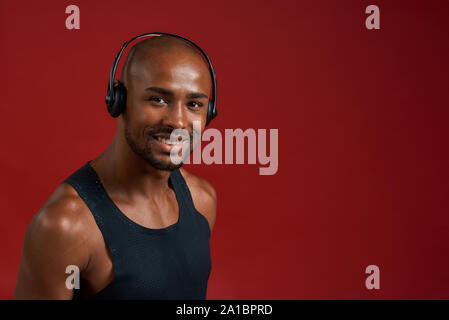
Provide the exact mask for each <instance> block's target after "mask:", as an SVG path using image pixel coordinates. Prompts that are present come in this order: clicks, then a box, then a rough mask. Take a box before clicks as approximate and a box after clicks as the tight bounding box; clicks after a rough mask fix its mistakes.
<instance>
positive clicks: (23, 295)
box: [14, 184, 89, 299]
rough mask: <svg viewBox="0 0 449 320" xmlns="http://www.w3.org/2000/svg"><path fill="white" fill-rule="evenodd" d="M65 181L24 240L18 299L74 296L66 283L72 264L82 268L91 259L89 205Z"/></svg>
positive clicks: (35, 220) (37, 215)
mask: <svg viewBox="0 0 449 320" xmlns="http://www.w3.org/2000/svg"><path fill="white" fill-rule="evenodd" d="M70 189H71V187H69V186H67V185H64V184H63V185H61V186H59V187H58V189H57V190H56V191H55V193H54V194H53V195H52V197H51V198H50V199H49V201H48V202H47V204H46V205H45V206H44V207H43V208H42V209H41V210H40V211H39V212H38V213H37V214H36V215H35V216H34V217H33V219H32V221H31V222H30V225H29V226H28V229H27V232H26V235H25V240H24V244H23V251H22V260H21V264H20V268H19V274H18V278H17V283H16V289H15V293H14V298H15V299H72V297H73V290H72V289H68V288H67V287H66V279H67V277H69V276H70V275H71V274H73V272H72V273H71V274H67V273H66V268H67V266H69V265H75V266H77V267H78V268H79V270H80V272H81V271H82V270H84V269H85V268H86V266H87V264H88V262H89V246H88V236H87V233H86V231H85V229H86V228H85V219H83V218H82V213H83V211H85V209H86V208H85V207H84V206H85V205H84V203H83V202H82V200H81V199H80V198H79V197H78V196H77V195H75V194H73V192H72V191H71V190H70Z"/></svg>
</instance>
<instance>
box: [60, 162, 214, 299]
mask: <svg viewBox="0 0 449 320" xmlns="http://www.w3.org/2000/svg"><path fill="white" fill-rule="evenodd" d="M89 162H90V161H89ZM89 162H87V163H86V164H85V165H84V166H83V167H82V168H80V169H78V170H77V171H75V172H74V173H73V174H72V175H71V176H70V177H68V178H67V179H66V180H65V181H64V182H66V183H68V184H70V185H71V186H72V187H73V188H74V189H75V190H76V191H77V192H78V194H79V196H80V197H81V198H82V199H83V200H84V202H85V203H86V205H87V207H88V208H89V209H90V211H91V213H92V215H93V216H94V218H95V221H96V223H97V225H98V227H99V229H100V231H101V233H102V234H103V238H104V240H105V242H106V244H107V245H108V247H109V249H110V252H111V259H112V264H113V268H114V278H113V280H112V282H111V283H110V284H109V285H107V286H106V287H105V288H104V289H103V290H101V291H100V292H98V293H97V294H95V295H94V296H87V294H86V292H85V290H84V291H83V282H81V285H80V289H74V299H79V298H89V299H164V300H183V299H188V300H190V299H198V300H202V299H206V290H207V281H208V279H209V274H210V271H211V259H210V248H209V238H210V228H209V224H208V222H207V219H206V218H205V217H204V216H203V215H202V214H201V213H199V212H198V211H197V210H196V209H195V207H194V205H193V201H192V197H191V194H190V191H189V188H188V186H187V184H186V182H185V180H184V178H183V176H182V174H181V172H180V171H179V169H177V170H174V171H172V172H171V173H170V178H169V179H170V182H171V185H172V186H173V189H174V191H175V194H176V200H177V202H178V207H179V218H178V221H177V222H176V223H175V224H172V225H170V226H168V227H166V228H162V229H149V228H146V227H144V226H142V225H139V224H137V223H135V222H133V221H132V220H131V219H129V218H128V217H127V216H126V215H125V214H124V213H122V212H121V211H120V209H119V208H118V207H117V206H116V205H115V204H114V202H113V201H112V200H111V198H110V197H109V195H108V194H107V192H106V190H105V189H104V187H103V185H102V183H101V181H100V179H99V177H98V175H97V173H96V172H95V170H94V169H93V168H92V167H91V165H90V164H89Z"/></svg>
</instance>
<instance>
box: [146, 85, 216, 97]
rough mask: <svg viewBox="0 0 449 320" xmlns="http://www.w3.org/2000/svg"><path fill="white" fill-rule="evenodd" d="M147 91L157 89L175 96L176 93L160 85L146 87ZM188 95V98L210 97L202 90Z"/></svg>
mask: <svg viewBox="0 0 449 320" xmlns="http://www.w3.org/2000/svg"><path fill="white" fill-rule="evenodd" d="M145 91H155V92H157V93H160V94H165V95H168V96H173V95H174V93H173V91H171V90H168V89H164V88H160V87H150V88H145ZM186 97H187V98H188V99H201V98H205V99H208V98H209V97H208V95H207V94H205V93H201V92H192V93H189V94H187V95H186Z"/></svg>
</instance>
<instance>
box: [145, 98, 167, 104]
mask: <svg viewBox="0 0 449 320" xmlns="http://www.w3.org/2000/svg"><path fill="white" fill-rule="evenodd" d="M148 100H149V101H154V102H156V103H167V101H165V99H164V98H162V97H151V98H150V99H148Z"/></svg>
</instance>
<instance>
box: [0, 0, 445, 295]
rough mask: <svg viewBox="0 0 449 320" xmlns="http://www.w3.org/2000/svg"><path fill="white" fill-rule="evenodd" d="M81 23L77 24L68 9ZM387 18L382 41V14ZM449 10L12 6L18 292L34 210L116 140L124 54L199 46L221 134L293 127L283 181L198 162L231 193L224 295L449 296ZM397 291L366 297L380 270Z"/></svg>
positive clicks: (11, 203) (224, 204)
mask: <svg viewBox="0 0 449 320" xmlns="http://www.w3.org/2000/svg"><path fill="white" fill-rule="evenodd" d="M70 4H76V5H78V6H79V7H80V10H81V29H80V30H67V29H66V28H65V19H66V17H67V14H65V8H66V6H67V5H70ZM370 4H376V5H378V6H379V7H380V23H381V29H380V30H367V29H366V28H365V18H366V17H367V15H366V14H365V8H366V6H367V5H370ZM448 12H449V2H448V1H436V0H433V1H410V0H407V1H379V0H375V1H369V2H368V1H355V0H354V1H349V0H348V1H316V0H314V1H297V0H294V1H293V0H292V1H286V0H277V1H275V0H269V1H260V0H258V1H256V0H254V1H241V0H227V1H196V0H191V1H169V2H167V1H156V0H152V1H85V0H74V1H12V0H8V1H3V0H1V1H0V24H1V28H0V32H1V33H0V42H1V50H0V55H1V56H0V64H1V65H0V70H1V85H0V93H1V99H2V101H1V105H0V108H1V113H2V117H1V118H0V119H1V120H0V121H1V125H0V139H1V157H0V167H1V182H0V204H1V224H0V228H1V229H0V245H1V250H0V259H1V265H0V298H3V299H10V298H12V296H13V291H14V286H15V280H16V276H17V270H18V266H19V262H20V255H21V247H22V241H23V237H24V233H25V230H26V227H27V225H28V223H29V221H30V220H31V218H32V216H33V215H34V214H35V213H36V212H37V211H38V210H39V208H40V207H41V206H42V205H43V204H44V203H45V201H46V200H47V198H48V197H49V196H50V194H51V193H52V192H53V190H54V189H55V188H56V187H57V185H58V184H59V183H60V182H61V181H62V180H63V179H64V178H65V177H67V176H68V175H69V174H70V173H71V172H73V171H74V170H76V169H77V168H79V167H80V166H82V165H83V164H84V163H85V161H87V160H90V159H92V158H94V157H96V156H97V155H99V154H100V153H101V152H102V151H103V150H104V149H105V148H106V146H107V145H108V144H109V143H110V141H111V140H112V137H113V134H114V131H115V120H114V119H112V118H111V117H109V116H108V115H107V112H106V107H105V104H104V96H105V91H106V82H107V75H108V72H109V68H110V65H111V63H112V60H113V58H114V56H115V54H116V53H117V51H118V50H119V48H120V46H121V45H122V43H123V42H124V41H126V40H128V39H129V38H131V37H132V36H134V35H136V34H140V33H144V32H155V31H165V32H173V33H178V34H181V35H184V36H187V37H189V38H191V39H192V40H194V41H196V42H197V43H198V44H199V45H200V46H202V47H203V48H204V49H205V51H206V52H207V53H208V54H209V56H210V57H211V59H212V62H213V64H214V67H215V69H216V72H217V78H218V85H219V90H218V94H219V96H218V97H219V98H218V108H219V116H218V117H217V118H216V119H215V120H214V121H213V122H212V125H211V127H215V128H218V129H219V130H220V131H221V132H222V133H224V129H225V128H243V129H247V128H255V129H257V128H265V129H270V128H278V129H279V171H278V173H277V174H276V175H274V176H259V175H258V167H259V166H258V165H211V166H207V165H196V166H192V165H190V166H189V169H190V170H191V171H192V172H194V173H196V174H198V175H200V176H202V177H205V178H206V179H208V180H209V181H210V182H211V183H212V184H213V185H214V187H215V188H216V190H217V193H218V212H217V221H216V226H215V229H214V231H213V234H212V238H211V246H212V259H213V260H212V273H211V277H210V281H209V290H208V299H379V298H382V299H405V298H425V299H426V298H449V273H448V271H449V250H448V249H449V232H448V229H449V216H448V214H449V175H448V173H449V170H448V163H449V162H448V160H449V159H448V137H449V134H448V131H449V129H448V119H449V118H448V105H449V104H448V102H449V101H448V91H449V90H448V88H449V86H448V84H449V70H448V67H449V63H448V56H449V45H448V43H449V42H448V38H449V37H448V35H449V19H448ZM370 264H375V265H378V266H379V268H380V286H381V289H380V290H367V289H366V288H365V278H366V277H367V275H366V274H365V268H366V266H368V265H370Z"/></svg>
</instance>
